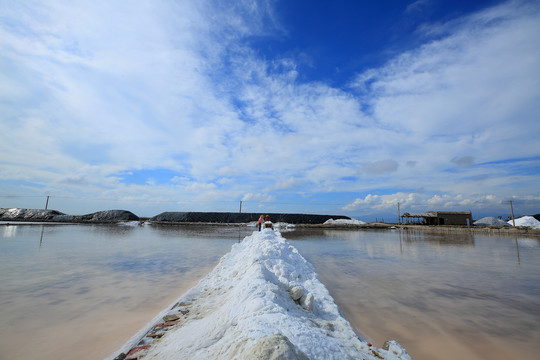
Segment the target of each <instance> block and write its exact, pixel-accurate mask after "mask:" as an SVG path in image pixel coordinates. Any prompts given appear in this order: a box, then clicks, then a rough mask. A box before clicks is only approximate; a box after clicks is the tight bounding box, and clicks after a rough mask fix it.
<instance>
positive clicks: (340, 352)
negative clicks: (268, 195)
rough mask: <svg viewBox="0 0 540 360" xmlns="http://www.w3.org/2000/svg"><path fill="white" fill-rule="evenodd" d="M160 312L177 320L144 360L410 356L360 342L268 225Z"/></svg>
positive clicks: (395, 347) (308, 268) (311, 273)
mask: <svg viewBox="0 0 540 360" xmlns="http://www.w3.org/2000/svg"><path fill="white" fill-rule="evenodd" d="M164 314H169V315H173V318H174V319H177V318H178V317H180V319H179V320H176V321H177V323H175V324H174V325H171V327H170V328H169V330H168V331H166V332H165V333H164V334H163V335H159V336H157V335H156V336H157V337H158V338H159V337H161V338H160V339H159V340H150V341H151V342H153V343H152V344H151V346H150V348H149V349H144V351H148V353H147V354H146V356H145V357H144V359H160V360H164V359H178V358H182V359H307V358H310V359H373V360H376V359H379V358H384V359H393V360H397V359H402V360H403V359H411V358H410V356H409V355H408V354H407V352H406V351H405V350H404V349H403V348H402V347H401V346H400V345H399V344H397V343H396V342H394V341H391V342H388V343H387V344H386V345H385V348H386V349H387V350H385V349H377V348H374V347H372V346H369V345H368V344H367V343H366V342H365V341H363V340H362V339H360V338H359V337H358V336H357V335H356V333H355V332H354V330H353V329H352V327H351V325H350V324H349V322H348V321H347V320H346V319H345V318H344V317H343V316H342V315H341V313H340V311H339V309H338V307H337V305H336V304H335V303H334V300H333V299H332V297H331V296H330V294H329V293H328V290H327V289H326V287H325V286H324V285H323V284H322V283H321V282H320V281H319V279H318V277H317V274H316V273H315V270H314V269H313V266H312V265H311V264H310V263H308V262H307V261H306V260H305V259H304V258H303V257H302V256H301V255H300V254H299V253H298V251H297V250H296V249H295V248H294V247H293V246H291V245H290V244H289V243H288V242H287V241H286V240H285V239H284V238H283V237H282V236H281V234H280V233H279V232H278V231H274V230H272V229H269V228H267V229H263V230H262V231H261V232H259V231H255V232H254V233H253V234H252V235H251V236H248V237H246V238H245V239H244V240H243V242H242V243H239V244H235V245H234V246H233V248H232V250H231V252H230V253H228V254H226V255H225V256H223V258H222V259H221V260H220V262H219V264H218V265H217V266H216V268H215V269H214V270H213V271H212V272H210V274H208V275H207V276H206V277H205V278H204V279H202V280H201V281H200V282H199V284H198V285H196V286H195V287H194V288H192V289H191V290H190V291H188V292H187V293H186V294H185V295H184V296H182V297H181V298H180V299H179V300H178V302H177V303H176V305H175V306H173V307H172V308H171V309H170V310H167V311H166V312H164V313H162V314H161V315H160V316H163V315H164ZM176 315H178V316H176ZM166 318H167V317H166V316H165V317H164V319H166ZM155 327H156V326H150V327H149V328H148V329H152V328H155ZM139 339H140V337H139ZM135 341H138V339H135ZM145 341H146V340H143V342H139V343H136V342H132V343H131V344H127V345H131V346H134V345H139V346H142V347H145V346H147V345H146V344H147V343H148V342H145ZM129 348H130V347H127V348H124V350H129Z"/></svg>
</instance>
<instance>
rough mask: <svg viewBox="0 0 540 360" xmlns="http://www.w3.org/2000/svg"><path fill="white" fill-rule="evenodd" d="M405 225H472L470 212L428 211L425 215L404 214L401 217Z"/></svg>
mask: <svg viewBox="0 0 540 360" xmlns="http://www.w3.org/2000/svg"><path fill="white" fill-rule="evenodd" d="M401 222H402V223H404V224H421V225H466V226H470V225H472V223H473V221H472V214H471V212H470V211H458V212H456V211H428V212H425V213H408V212H406V213H404V214H403V215H402V216H401Z"/></svg>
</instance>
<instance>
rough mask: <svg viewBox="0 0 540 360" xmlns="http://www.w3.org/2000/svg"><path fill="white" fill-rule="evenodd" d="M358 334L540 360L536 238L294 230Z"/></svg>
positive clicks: (475, 355)
mask: <svg viewBox="0 0 540 360" xmlns="http://www.w3.org/2000/svg"><path fill="white" fill-rule="evenodd" d="M288 238H289V239H290V240H291V242H292V243H293V244H294V245H295V246H296V247H297V249H298V250H299V251H300V253H302V254H303V255H304V257H305V258H306V259H307V260H308V261H310V262H311V263H312V264H313V265H314V266H315V268H316V270H317V273H318V274H319V278H320V280H321V281H322V282H323V283H324V284H325V285H326V286H327V288H328V289H329V291H330V293H331V294H332V296H333V297H334V299H335V300H336V303H337V304H338V306H339V307H340V309H341V311H342V312H343V313H344V315H345V317H347V319H348V320H349V321H350V322H351V323H352V324H353V326H354V327H355V329H356V330H357V332H358V333H360V335H362V336H363V337H365V338H367V339H368V340H370V341H372V342H374V344H376V345H377V346H382V345H383V343H384V341H385V340H389V339H395V340H397V341H398V342H400V343H401V344H402V345H403V346H404V347H405V348H406V349H407V351H408V352H409V353H410V355H411V356H412V357H413V358H414V359H420V360H421V359H425V360H428V359H431V360H438V359H441V360H443V359H491V360H497V359H501V360H502V359H505V360H506V359H538V354H539V353H540V342H539V340H540V241H539V240H537V239H531V238H523V237H521V238H520V237H516V238H509V237H497V236H485V235H469V234H452V235H448V234H426V233H423V232H419V231H399V230H395V231H378V232H374V231H369V232H368V231H336V230H333V231H319V233H318V234H315V233H314V232H313V231H311V232H308V233H306V234H302V233H301V232H297V233H296V234H294V235H293V234H291V235H289V236H288Z"/></svg>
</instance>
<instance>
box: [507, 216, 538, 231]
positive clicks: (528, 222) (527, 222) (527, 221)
mask: <svg viewBox="0 0 540 360" xmlns="http://www.w3.org/2000/svg"><path fill="white" fill-rule="evenodd" d="M515 222H516V226H527V227H530V228H533V229H540V221H538V220H536V219H535V218H534V217H532V216H522V217H520V218H518V219H515ZM508 224H510V225H512V220H510V221H508Z"/></svg>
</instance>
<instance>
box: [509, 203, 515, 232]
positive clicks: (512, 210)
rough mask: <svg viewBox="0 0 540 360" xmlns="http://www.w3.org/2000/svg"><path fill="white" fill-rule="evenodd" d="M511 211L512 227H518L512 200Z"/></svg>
mask: <svg viewBox="0 0 540 360" xmlns="http://www.w3.org/2000/svg"><path fill="white" fill-rule="evenodd" d="M510 211H511V212H512V225H514V227H516V221H515V220H514V207H513V206H512V200H510Z"/></svg>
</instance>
